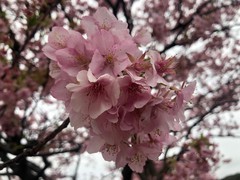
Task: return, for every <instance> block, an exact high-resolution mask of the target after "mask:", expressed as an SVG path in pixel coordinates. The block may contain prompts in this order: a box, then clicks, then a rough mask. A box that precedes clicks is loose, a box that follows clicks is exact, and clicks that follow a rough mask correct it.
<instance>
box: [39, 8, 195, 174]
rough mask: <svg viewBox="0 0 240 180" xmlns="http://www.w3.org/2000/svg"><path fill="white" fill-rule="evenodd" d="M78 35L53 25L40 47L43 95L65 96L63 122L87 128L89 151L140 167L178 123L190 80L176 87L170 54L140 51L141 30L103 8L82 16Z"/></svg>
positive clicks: (144, 40) (170, 138) (189, 91)
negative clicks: (46, 63)
mask: <svg viewBox="0 0 240 180" xmlns="http://www.w3.org/2000/svg"><path fill="white" fill-rule="evenodd" d="M81 26H82V28H83V29H84V32H85V34H84V35H82V34H81V33H79V32H77V31H74V30H66V29H64V28H62V27H53V29H52V31H51V32H50V34H49V37H48V44H47V45H46V46H45V47H44V48H43V51H44V54H45V55H46V56H47V57H48V58H50V59H51V64H50V75H51V76H52V77H53V78H54V80H55V84H54V85H53V87H52V90H51V94H52V95H53V96H54V97H55V98H56V99H58V100H62V101H63V102H64V103H65V106H66V111H67V112H68V113H69V118H70V123H71V125H72V126H73V127H74V128H75V129H77V128H80V127H85V128H87V129H88V130H89V133H90V140H89V142H88V146H87V151H88V152H89V153H94V152H102V156H103V158H104V159H105V160H107V161H115V162H116V165H117V167H123V166H124V165H126V164H128V165H129V167H130V168H131V169H132V170H133V171H136V172H142V171H143V166H144V165H145V162H146V160H147V159H151V160H154V161H156V160H158V157H159V155H160V154H161V151H162V148H163V146H164V145H166V144H169V143H171V142H173V140H174V137H173V136H172V135H170V133H169V132H170V130H173V131H177V130H179V129H180V127H181V126H180V122H181V121H183V120H184V114H183V112H184V105H185V104H186V102H188V101H189V100H190V99H191V95H192V93H193V91H194V88H195V82H193V83H191V84H189V85H188V86H185V85H184V84H183V85H182V86H181V87H180V88H177V87H175V86H173V85H172V83H170V82H168V81H167V80H166V79H165V77H167V76H168V75H171V74H174V72H175V71H174V68H175V62H174V58H168V59H164V58H162V57H161V56H160V54H159V53H158V52H157V51H154V50H149V51H147V52H142V51H140V49H139V47H140V46H143V45H146V44H148V43H149V42H150V41H151V37H150V35H149V34H148V33H147V32H146V31H143V30H142V31H140V32H138V33H136V35H135V36H133V37H132V36H131V35H130V34H129V30H128V28H127V23H124V22H122V21H118V20H117V19H116V17H115V16H114V15H113V14H111V13H110V12H109V11H108V10H107V9H106V8H99V9H98V10H97V11H96V12H95V14H94V15H93V16H86V17H83V18H82V20H81Z"/></svg>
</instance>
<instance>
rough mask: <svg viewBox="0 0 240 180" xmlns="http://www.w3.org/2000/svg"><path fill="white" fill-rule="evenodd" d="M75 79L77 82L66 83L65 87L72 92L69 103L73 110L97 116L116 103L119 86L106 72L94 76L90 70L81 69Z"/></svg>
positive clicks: (93, 116) (92, 116)
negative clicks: (97, 76)
mask: <svg viewBox="0 0 240 180" xmlns="http://www.w3.org/2000/svg"><path fill="white" fill-rule="evenodd" d="M77 81H78V84H73V83H71V84H68V85H67V89H68V90H69V91H70V92H73V95H72V96H71V105H72V108H73V110H74V111H75V112H80V113H82V114H86V115H89V116H90V117H91V118H97V117H98V116H99V115H101V114H102V113H103V112H104V111H106V110H109V109H110V108H112V106H114V105H116V104H117V99H118V97H119V93H120V91H119V86H118V84H117V81H116V80H115V79H114V78H112V77H111V76H109V75H108V74H105V75H102V76H100V77H99V78H95V77H94V76H93V74H92V72H91V71H90V70H89V71H86V70H82V71H80V72H79V73H78V75H77ZM80 121H81V120H80Z"/></svg>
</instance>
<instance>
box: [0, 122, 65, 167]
mask: <svg viewBox="0 0 240 180" xmlns="http://www.w3.org/2000/svg"><path fill="white" fill-rule="evenodd" d="M69 122H70V120H69V118H68V119H66V120H65V121H64V122H63V123H62V124H61V125H60V126H59V127H58V128H56V129H55V130H54V131H52V132H51V133H50V134H48V136H47V137H46V138H44V139H43V140H42V141H40V142H39V143H38V144H37V145H36V146H35V147H33V148H32V149H26V150H25V151H23V152H22V153H21V154H19V155H18V156H16V157H15V158H13V159H11V160H9V161H6V162H5V163H2V164H0V170H2V169H3V168H5V167H7V166H9V165H11V164H14V163H17V162H18V161H20V160H21V159H23V158H25V157H27V156H31V155H34V154H36V153H37V152H38V151H40V150H41V149H42V148H43V147H44V145H46V144H47V143H48V142H49V141H50V140H52V139H53V138H54V137H55V136H56V135H57V134H58V133H60V132H61V131H62V130H63V129H64V128H66V127H67V126H68V124H69Z"/></svg>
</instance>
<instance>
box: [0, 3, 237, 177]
mask: <svg viewBox="0 0 240 180" xmlns="http://www.w3.org/2000/svg"><path fill="white" fill-rule="evenodd" d="M99 6H105V7H107V8H108V9H110V10H111V11H112V12H113V14H114V15H115V16H116V17H118V18H119V19H121V20H123V21H126V22H127V23H128V27H129V29H130V31H131V33H132V35H134V34H135V33H136V32H138V31H140V30H142V29H146V30H147V31H149V32H150V33H151V35H152V37H153V41H152V43H151V44H150V45H149V46H148V47H147V48H150V49H156V50H158V51H159V52H160V53H161V55H163V56H166V57H170V56H175V58H176V59H177V61H178V64H177V67H176V70H177V75H176V76H175V77H174V78H175V79H177V80H180V81H191V80H193V79H194V78H195V77H197V83H198V85H197V90H196V93H195V98H194V100H193V102H192V104H191V105H190V106H189V107H188V109H187V110H186V116H187V120H186V122H184V123H183V129H182V131H180V132H172V133H174V134H175V135H176V136H177V137H178V139H179V142H178V143H177V145H176V144H175V145H171V146H168V147H166V148H165V151H164V152H163V155H162V156H161V157H160V159H161V161H159V162H158V163H156V162H152V161H148V162H147V164H146V166H145V169H144V172H143V173H141V174H136V173H133V172H132V171H131V170H130V169H129V167H128V166H126V167H125V168H124V169H123V170H122V175H123V178H124V179H131V178H139V179H169V180H170V179H216V177H215V175H214V170H215V169H216V168H217V166H218V163H219V162H220V161H221V155H220V153H219V151H218V149H217V144H215V143H214V141H213V138H214V137H238V135H237V134H236V133H235V132H236V131H235V130H237V129H238V126H239V123H237V121H236V120H237V112H238V113H239V107H240V106H239V94H240V86H239V85H240V79H239V75H240V60H239V57H240V56H239V54H240V35H239V34H238V33H239V26H240V18H239V17H240V14H239V13H240V12H239V7H240V2H239V1H238V0H199V1H198V0H166V1H163V0H148V1H143V0H99V1H95V0H91V1H87V0H75V1H73V0H72V1H70V0H44V1H43V0H41V1H38V0H31V1H30V0H29V1H28V0H1V1H0V159H1V161H2V164H1V165H0V168H1V169H2V171H1V174H0V175H1V176H5V177H8V178H9V179H11V178H16V179H19V178H20V179H57V178H59V179H61V178H62V179H64V178H66V179H81V178H80V177H77V169H78V168H77V167H78V165H79V163H78V162H79V161H78V160H79V155H80V154H81V153H82V152H83V151H84V148H85V144H86V143H87V140H88V132H87V131H86V130H84V129H79V130H78V131H74V130H73V128H71V127H70V126H69V127H67V126H68V124H69V120H68V119H67V118H66V115H65V114H64V109H63V106H62V104H61V102H57V101H56V100H55V99H54V98H52V97H51V96H50V95H49V91H50V87H51V85H52V83H53V81H52V79H51V78H50V76H49V73H48V72H49V69H48V68H49V66H48V65H49V59H47V58H46V57H45V56H44V55H43V53H42V47H43V46H44V45H45V44H46V42H47V34H48V33H49V32H50V30H51V29H52V27H53V26H63V27H65V28H67V29H68V28H71V29H74V30H76V31H79V32H81V33H84V32H83V29H82V27H81V18H82V17H83V16H85V15H91V14H93V13H94V12H95V11H96V9H97V8H98V7H99ZM187 76H188V77H189V79H186V77H187ZM166 78H169V79H171V78H173V77H166ZM65 119H66V120H65ZM66 127H67V128H66ZM56 162H57V163H56ZM69 165H71V168H72V169H76V172H74V171H73V174H72V175H70V176H69V174H66V172H67V171H66V170H65V171H63V169H64V168H69ZM75 165H76V167H74V166H75Z"/></svg>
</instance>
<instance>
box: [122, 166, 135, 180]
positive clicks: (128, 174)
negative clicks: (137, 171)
mask: <svg viewBox="0 0 240 180" xmlns="http://www.w3.org/2000/svg"><path fill="white" fill-rule="evenodd" d="M132 174H133V171H132V170H131V168H130V167H129V166H128V165H126V166H125V167H124V168H123V170H122V176H123V180H131V179H132Z"/></svg>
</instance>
